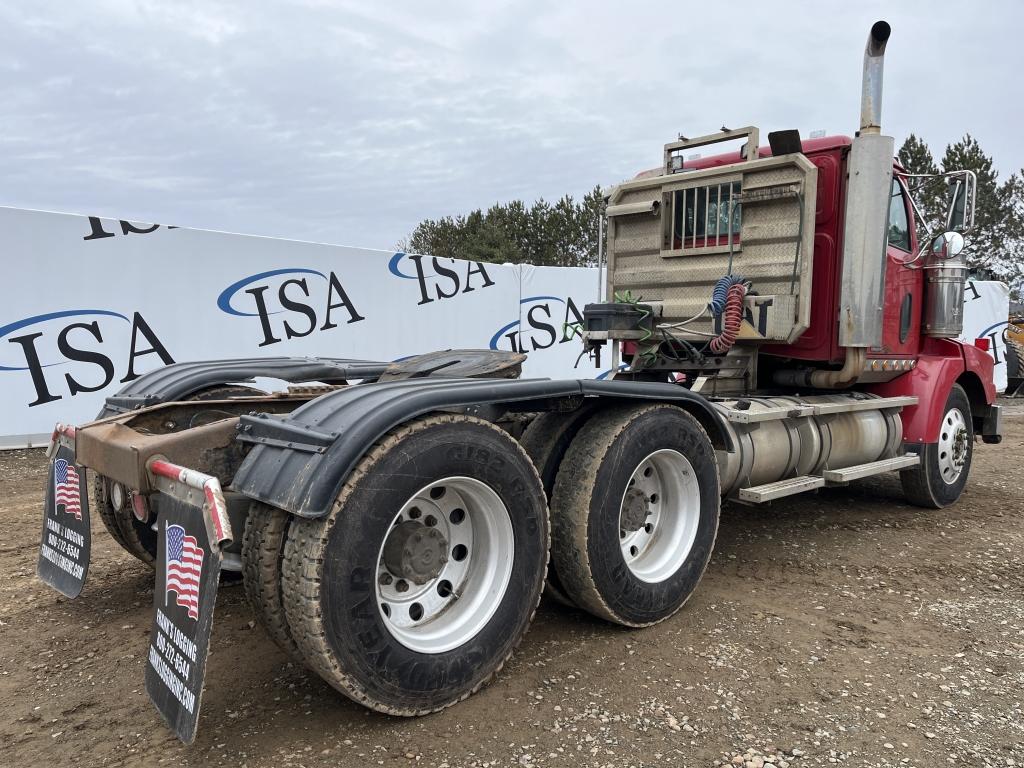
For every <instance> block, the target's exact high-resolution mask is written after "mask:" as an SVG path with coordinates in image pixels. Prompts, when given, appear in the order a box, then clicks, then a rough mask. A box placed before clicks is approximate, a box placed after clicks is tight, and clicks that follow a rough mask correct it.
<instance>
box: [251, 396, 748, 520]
mask: <svg viewBox="0 0 1024 768" xmlns="http://www.w3.org/2000/svg"><path fill="white" fill-rule="evenodd" d="M591 397H600V398H606V399H608V400H609V401H615V402H621V401H624V400H649V401H659V402H667V403H674V404H676V405H679V406H680V407H682V408H684V409H686V410H687V411H689V412H691V413H693V415H694V416H695V417H696V418H697V419H698V420H699V421H700V422H701V424H702V425H703V426H704V428H705V429H706V430H707V431H708V434H709V436H710V437H711V440H712V442H713V443H714V444H715V446H716V447H720V448H722V449H724V450H727V451H732V450H733V445H732V441H731V437H730V433H729V430H728V429H727V427H726V426H725V423H724V419H723V417H722V415H721V414H720V413H719V412H718V411H717V410H715V408H714V407H712V405H711V403H710V402H708V401H707V400H706V399H705V398H704V397H702V396H701V395H699V394H697V393H695V392H691V391H690V390H688V389H685V388H683V387H680V386H678V385H675V384H669V383H658V382H634V381H598V380H593V379H566V380H549V379H440V378H425V379H407V380H404V381H395V382H382V383H376V384H364V385H361V386H358V387H349V388H347V389H340V390H337V391H335V392H331V393H329V394H326V395H323V396H321V397H319V398H317V399H316V400H311V401H310V402H308V403H305V404H304V405H302V406H300V407H299V408H297V409H296V410H294V411H292V412H291V413H290V414H288V415H286V416H283V417H282V416H271V415H267V414H259V415H255V416H248V415H247V416H242V417H241V419H240V421H239V424H238V439H239V440H240V441H242V442H246V443H252V444H253V448H252V450H251V451H250V452H249V454H248V455H247V456H246V458H245V459H244V460H243V461H242V464H241V466H240V467H239V469H238V472H237V473H236V474H235V477H234V479H233V481H232V483H231V488H232V490H235V491H239V492H241V493H243V494H245V495H246V496H249V497H250V498H253V499H256V500H257V501H262V502H264V503H266V504H270V505H272V506H275V507H279V508H280V509H284V510H286V511H288V512H291V513H293V514H295V515H298V516H300V517H310V518H316V517H321V516H323V515H326V514H327V513H328V511H329V510H330V508H331V504H332V503H333V502H334V499H335V498H336V497H337V495H338V493H339V491H340V490H341V486H342V484H343V483H344V482H345V480H346V478H347V477H348V475H349V473H350V472H351V471H352V469H353V467H355V465H356V463H357V462H358V461H359V460H360V459H361V458H362V457H363V455H364V454H365V453H366V452H367V451H368V450H369V449H370V447H371V446H372V445H373V444H374V443H376V442H377V441H378V440H379V439H380V438H381V437H383V436H384V435H385V434H387V433H388V432H389V431H391V430H392V429H394V428H395V427H397V426H398V425H400V424H403V423H404V422H406V421H409V420H410V419H414V418H416V417H417V416H422V415H423V414H426V413H430V412H434V411H443V410H452V409H455V410H465V411H467V412H469V413H472V412H473V411H474V409H486V408H487V407H489V406H490V407H499V408H502V409H504V410H513V411H537V410H555V409H563V408H567V407H568V408H571V407H573V405H574V404H575V405H576V406H578V405H579V404H580V403H581V402H582V400H583V398H591Z"/></svg>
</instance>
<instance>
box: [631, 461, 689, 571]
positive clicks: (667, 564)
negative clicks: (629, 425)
mask: <svg viewBox="0 0 1024 768" xmlns="http://www.w3.org/2000/svg"><path fill="white" fill-rule="evenodd" d="M699 523H700V484H699V483H698V482H697V476H696V473H695V472H694V471H693V466H692V465H691V464H690V462H689V460H688V459H687V458H686V457H685V456H683V455H682V454H681V453H679V452H678V451H673V450H670V449H663V450H660V451H655V452H654V453H652V454H650V455H649V456H647V458H645V459H644V460H643V461H641V462H640V464H638V465H637V468H636V469H635V470H633V474H632V475H631V476H630V478H629V482H628V483H627V485H626V490H625V491H624V492H623V494H622V501H621V502H620V504H619V546H620V549H621V551H622V557H623V559H624V560H625V561H626V567H627V568H629V571H630V573H632V574H633V575H634V576H635V577H636V578H638V579H640V580H641V581H644V582H647V583H650V584H656V583H658V582H661V581H665V580H666V579H668V578H669V577H671V576H672V575H673V574H674V573H675V572H676V571H678V570H679V568H680V567H681V566H682V565H683V563H685V562H686V559H687V557H689V555H690V550H691V549H692V548H693V542H694V541H695V540H696V538H697V526H698V525H699Z"/></svg>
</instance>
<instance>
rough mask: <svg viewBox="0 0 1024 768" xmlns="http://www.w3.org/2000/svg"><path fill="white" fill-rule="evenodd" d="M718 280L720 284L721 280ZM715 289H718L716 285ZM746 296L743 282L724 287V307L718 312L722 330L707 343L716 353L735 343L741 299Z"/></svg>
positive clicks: (741, 307) (737, 333)
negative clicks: (720, 317)
mask: <svg viewBox="0 0 1024 768" xmlns="http://www.w3.org/2000/svg"><path fill="white" fill-rule="evenodd" d="M724 279H728V278H724ZM718 282H719V285H721V283H722V281H721V280H719V281H718ZM715 290H718V286H717V285H716V286H715ZM746 296H747V285H746V283H745V282H742V281H741V282H734V283H732V285H730V286H728V288H727V289H726V295H725V300H724V301H723V305H724V308H723V311H722V312H721V313H719V314H721V316H722V332H721V333H719V334H718V335H717V336H716V337H715V338H713V339H712V340H711V341H710V342H709V343H708V348H709V349H710V350H711V351H712V352H714V353H715V354H716V355H724V354H725V353H727V352H728V351H729V350H730V349H732V345H733V344H735V343H736V339H737V338H738V337H739V334H740V325H741V324H742V323H743V300H744V299H745V298H746ZM712 301H714V299H712Z"/></svg>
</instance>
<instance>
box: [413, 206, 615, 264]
mask: <svg viewBox="0 0 1024 768" xmlns="http://www.w3.org/2000/svg"><path fill="white" fill-rule="evenodd" d="M603 204H604V196H603V194H602V192H601V188H600V187H594V189H593V190H591V191H590V192H588V193H587V194H586V195H585V196H584V197H583V199H582V200H580V201H579V202H577V201H576V200H575V199H574V198H573V197H572V196H571V195H566V196H565V197H563V198H561V199H560V200H558V202H556V203H555V204H554V205H552V204H551V203H549V202H547V201H546V200H544V199H543V198H541V199H539V200H537V201H535V202H534V203H533V204H532V205H531V206H529V207H527V206H526V204H525V203H523V202H522V201H521V200H512V201H510V202H508V203H504V204H501V203H498V204H495V205H492V206H491V207H490V208H488V209H487V212H486V213H485V212H483V211H482V210H480V209H477V210H475V211H471V212H470V213H468V214H466V215H464V216H456V217H454V218H452V217H451V216H446V217H443V218H440V219H427V220H425V221H422V222H420V223H419V224H418V225H417V226H416V229H414V230H413V232H412V233H411V234H410V235H409V236H408V237H407V238H405V239H404V240H402V241H400V242H399V244H398V248H399V249H400V250H403V251H408V252H411V253H424V254H430V255H431V256H439V257H448V258H455V259H471V260H475V261H490V262H497V263H504V262H511V263H516V264H519V263H528V264H536V265H538V266H563V267H582V266H593V265H594V264H596V263H597V217H598V213H599V211H600V210H601V206H602V205H603Z"/></svg>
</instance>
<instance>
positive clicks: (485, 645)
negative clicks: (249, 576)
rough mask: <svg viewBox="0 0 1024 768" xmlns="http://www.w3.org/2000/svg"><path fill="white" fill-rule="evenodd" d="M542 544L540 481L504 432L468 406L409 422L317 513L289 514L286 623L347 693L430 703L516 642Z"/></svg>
mask: <svg viewBox="0 0 1024 768" xmlns="http://www.w3.org/2000/svg"><path fill="white" fill-rule="evenodd" d="M548 547H549V536H548V521H547V507H546V504H545V499H544V492H543V489H542V487H541V484H540V479H539V478H538V477H537V472H536V470H535V469H534V467H533V465H532V464H531V463H530V460H529V458H528V457H527V455H526V453H525V452H524V451H523V450H522V448H521V447H520V446H519V444H518V443H517V442H516V441H515V440H513V439H512V438H511V437H509V436H508V435H507V434H505V433H504V432H503V431H501V430H500V429H498V428H497V427H495V426H493V425H492V424H490V423H488V422H486V421H482V420H480V419H476V418H473V417H469V416H461V415H437V416H430V417H425V418H422V419H418V420H416V421H413V422H410V423H408V424H406V425H403V426H401V427H399V428H397V429H395V430H393V431H392V432H391V433H389V434H388V435H387V436H385V437H384V438H383V439H382V440H381V441H380V442H378V443H377V444H376V445H375V446H374V447H373V448H372V449H371V450H370V451H369V452H368V453H367V454H366V456H365V457H364V458H363V459H362V461H361V462H360V463H359V465H358V466H357V467H356V468H355V469H354V470H353V471H352V473H351V475H350V476H349V478H348V480H347V481H346V482H345V484H344V486H343V487H342V489H341V492H340V493H339V495H338V498H337V501H336V502H335V504H334V506H333V507H332V509H331V512H330V513H329V514H328V516H327V517H325V518H322V519H318V520H306V519H300V518H295V519H293V520H292V522H291V524H290V527H289V530H288V538H287V541H286V542H285V553H284V560H283V568H282V572H283V583H282V587H283V597H284V604H285V612H286V614H287V617H288V625H289V627H290V629H291V633H292V637H293V638H294V639H295V642H296V643H297V645H298V647H299V648H300V650H301V651H302V654H303V656H304V658H305V659H306V662H307V663H308V664H309V665H310V666H311V667H313V669H315V670H316V671H317V672H318V673H319V674H320V676H321V677H323V678H324V679H325V680H326V681H327V682H328V683H330V684H331V685H332V686H334V687H335V688H336V689H338V690H339V691H341V692H342V693H344V694H345V695H347V696H349V697H350V698H352V699H354V700H355V701H357V702H359V703H361V704H363V705H365V706H367V707H370V708H371V709H375V710H378V711H381V712H387V713H389V714H393V715H422V714H426V713H428V712H433V711H437V710H439V709H443V708H444V707H447V706H450V705H452V704H454V703H456V702H458V701H460V700H462V699H464V698H466V697H467V696H469V695H470V694H472V693H474V692H475V691H476V690H478V689H479V688H480V687H481V686H483V685H484V684H485V683H486V682H487V681H489V680H490V679H491V678H492V677H493V676H494V674H495V673H497V671H498V670H499V669H500V668H501V667H502V665H503V664H504V663H505V661H506V660H507V659H508V658H509V657H510V656H511V654H512V652H513V650H514V649H515V648H516V646H517V645H518V644H519V642H520V640H522V637H523V635H524V634H525V633H526V630H527V628H528V627H529V625H530V622H531V620H532V618H533V614H534V612H535V610H536V608H537V604H538V602H539V600H540V594H541V589H542V587H543V583H544V572H545V568H546V565H547V560H548Z"/></svg>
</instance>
